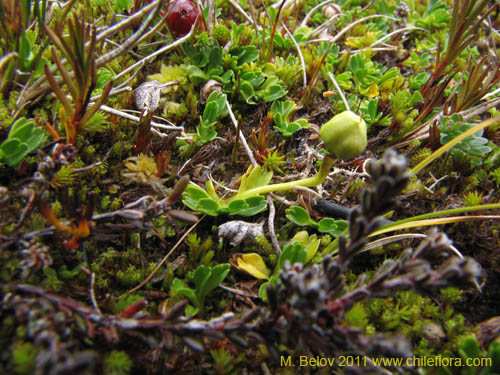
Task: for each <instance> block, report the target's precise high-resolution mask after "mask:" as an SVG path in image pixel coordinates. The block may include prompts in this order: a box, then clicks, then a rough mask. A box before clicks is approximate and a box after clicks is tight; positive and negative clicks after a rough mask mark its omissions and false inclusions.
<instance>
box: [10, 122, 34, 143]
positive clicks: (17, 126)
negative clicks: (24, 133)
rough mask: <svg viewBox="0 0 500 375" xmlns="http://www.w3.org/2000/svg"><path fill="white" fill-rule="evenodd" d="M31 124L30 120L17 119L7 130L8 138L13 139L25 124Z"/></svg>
mask: <svg viewBox="0 0 500 375" xmlns="http://www.w3.org/2000/svg"><path fill="white" fill-rule="evenodd" d="M30 122H31V123H32V122H33V121H30V120H27V119H26V117H20V118H19V119H17V120H16V121H15V122H14V123H13V124H12V125H11V126H10V130H9V138H10V137H15V134H16V133H17V131H19V130H20V129H21V128H23V127H24V126H26V125H27V124H29V123H30ZM16 138H19V137H16Z"/></svg>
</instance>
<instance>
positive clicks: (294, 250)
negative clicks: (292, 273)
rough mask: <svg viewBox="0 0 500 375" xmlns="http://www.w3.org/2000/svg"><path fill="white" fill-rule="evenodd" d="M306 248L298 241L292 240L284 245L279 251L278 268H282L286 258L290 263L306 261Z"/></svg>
mask: <svg viewBox="0 0 500 375" xmlns="http://www.w3.org/2000/svg"><path fill="white" fill-rule="evenodd" d="M306 256H307V253H306V248H305V246H304V245H302V244H301V243H299V242H292V243H289V244H288V245H286V246H285V247H284V248H283V251H282V252H281V255H280V258H279V260H278V268H279V269H282V268H283V265H284V264H285V262H286V261H287V260H288V261H289V262H290V264H291V265H294V264H295V263H304V262H305V261H306Z"/></svg>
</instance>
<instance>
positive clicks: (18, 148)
mask: <svg viewBox="0 0 500 375" xmlns="http://www.w3.org/2000/svg"><path fill="white" fill-rule="evenodd" d="M28 153H29V151H28V146H26V144H24V143H21V142H19V140H17V139H15V138H14V139H7V140H6V141H4V142H3V143H2V144H1V145H0V156H2V158H3V159H5V160H6V161H7V164H8V165H9V166H10V167H15V166H16V165H17V164H19V162H20V161H21V160H22V159H23V158H24V157H25V156H26V155H27V154H28Z"/></svg>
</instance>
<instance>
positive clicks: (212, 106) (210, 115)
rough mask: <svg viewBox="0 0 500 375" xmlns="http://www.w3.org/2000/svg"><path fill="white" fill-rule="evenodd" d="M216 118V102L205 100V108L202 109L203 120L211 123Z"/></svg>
mask: <svg viewBox="0 0 500 375" xmlns="http://www.w3.org/2000/svg"><path fill="white" fill-rule="evenodd" d="M216 120H217V103H216V102H215V101H207V105H206V106H205V110H204V111H203V121H205V122H206V123H208V124H211V123H213V122H215V121H216Z"/></svg>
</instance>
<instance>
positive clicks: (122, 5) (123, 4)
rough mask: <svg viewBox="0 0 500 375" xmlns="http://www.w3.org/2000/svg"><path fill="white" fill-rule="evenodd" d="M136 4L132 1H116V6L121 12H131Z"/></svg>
mask: <svg viewBox="0 0 500 375" xmlns="http://www.w3.org/2000/svg"><path fill="white" fill-rule="evenodd" d="M133 5H134V3H133V2H132V1H131V0H116V6H117V7H118V8H119V9H120V10H127V11H128V10H130V9H131V8H132V6H133Z"/></svg>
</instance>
